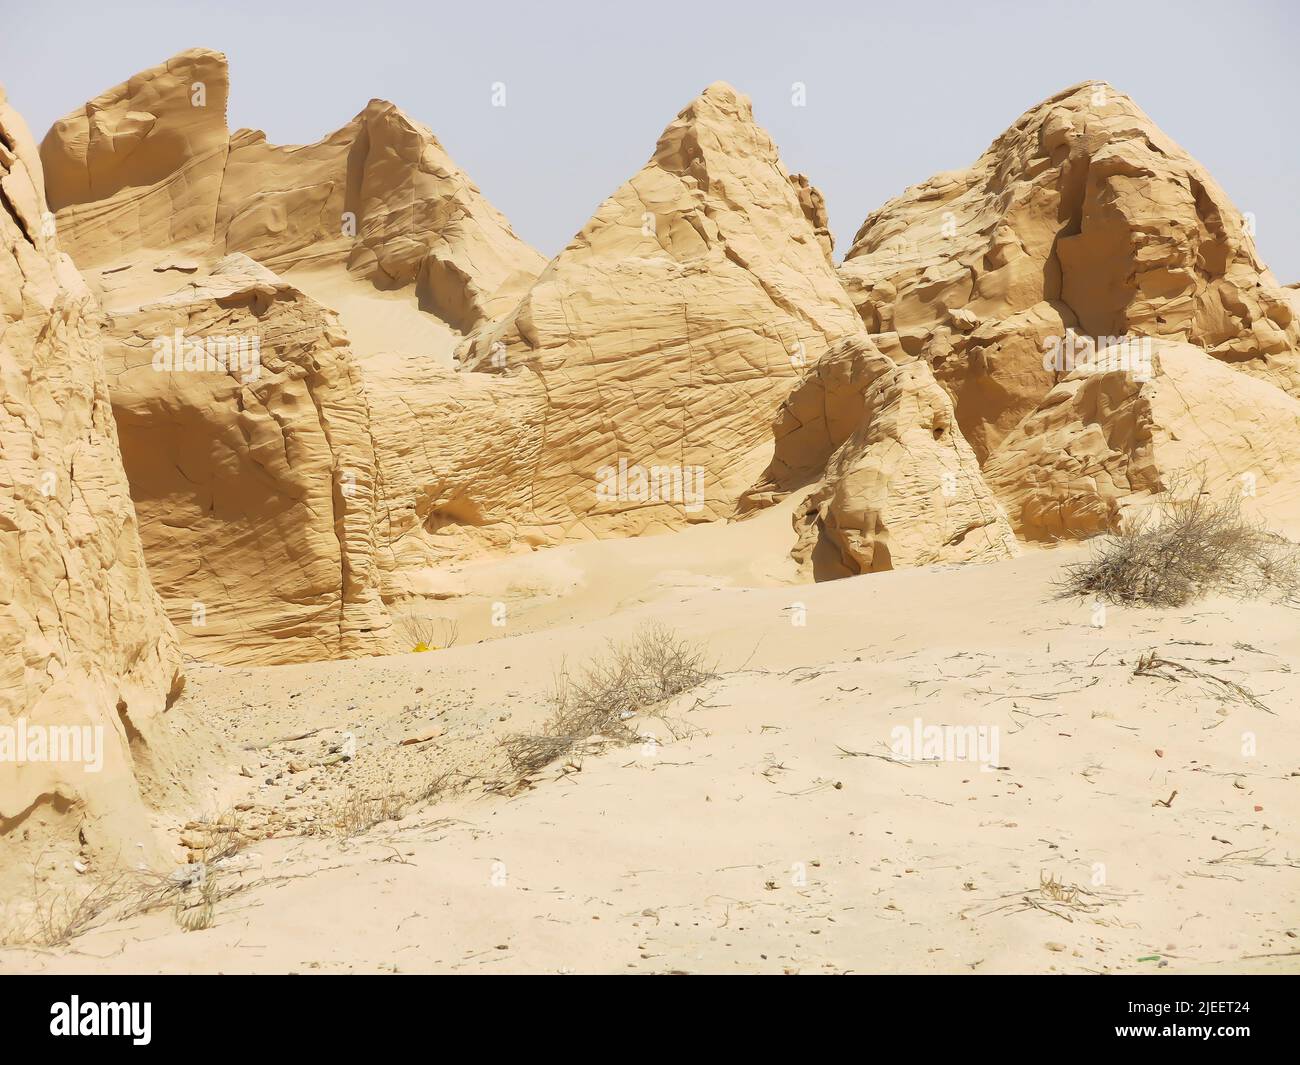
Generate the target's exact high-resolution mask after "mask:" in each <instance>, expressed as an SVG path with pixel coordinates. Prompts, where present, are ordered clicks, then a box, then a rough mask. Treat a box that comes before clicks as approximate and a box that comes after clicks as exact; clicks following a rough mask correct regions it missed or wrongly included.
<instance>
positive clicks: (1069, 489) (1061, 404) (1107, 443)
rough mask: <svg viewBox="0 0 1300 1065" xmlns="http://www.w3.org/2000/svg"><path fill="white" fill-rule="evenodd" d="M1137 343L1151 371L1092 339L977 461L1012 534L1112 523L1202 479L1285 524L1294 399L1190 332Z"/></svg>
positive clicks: (1072, 534) (1291, 509) (1078, 533)
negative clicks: (1088, 354) (1126, 364)
mask: <svg viewBox="0 0 1300 1065" xmlns="http://www.w3.org/2000/svg"><path fill="white" fill-rule="evenodd" d="M1147 343H1149V344H1150V347H1151V349H1152V354H1151V358H1150V372H1149V373H1136V374H1135V373H1134V372H1133V370H1132V368H1131V367H1130V368H1118V362H1117V360H1114V359H1111V360H1110V361H1109V362H1108V360H1107V349H1103V350H1101V351H1100V352H1098V353H1097V356H1096V358H1095V360H1094V361H1093V364H1092V365H1090V366H1086V367H1083V368H1080V369H1077V370H1076V371H1075V372H1074V373H1072V374H1070V375H1069V376H1068V377H1066V378H1065V379H1064V380H1063V381H1061V382H1060V383H1059V384H1057V385H1056V386H1055V387H1054V388H1053V389H1052V390H1051V392H1049V393H1048V394H1047V396H1046V397H1045V398H1044V399H1043V401H1042V402H1041V403H1040V404H1039V405H1038V407H1037V408H1036V409H1035V410H1034V411H1033V412H1032V413H1031V414H1030V415H1029V416H1028V417H1026V418H1025V420H1024V421H1023V422H1022V423H1021V424H1020V425H1019V426H1017V427H1016V429H1015V430H1013V431H1012V432H1011V433H1010V434H1008V436H1007V437H1006V438H1004V439H1003V440H1002V442H1001V443H1000V444H999V446H998V448H997V450H996V451H995V452H994V453H993V455H992V456H990V458H989V460H988V462H986V463H985V465H984V477H985V479H986V480H987V481H988V484H989V486H990V487H991V488H992V489H993V490H994V492H995V493H996V494H997V495H998V497H999V498H1000V499H1001V500H1002V501H1003V503H1004V504H1005V506H1006V508H1007V511H1008V514H1009V515H1010V518H1011V522H1012V525H1013V527H1014V528H1015V530H1016V533H1017V535H1019V536H1021V537H1023V538H1025V539H1027V540H1038V541H1050V540H1055V539H1070V538H1083V537H1088V536H1093V535H1096V534H1097V533H1101V532H1109V531H1113V530H1115V529H1116V528H1118V526H1119V524H1120V521H1121V518H1122V515H1123V513H1124V511H1125V510H1126V509H1127V508H1129V507H1131V506H1135V505H1141V504H1144V503H1147V502H1150V501H1151V499H1152V498H1153V497H1154V496H1156V495H1157V494H1159V493H1160V492H1162V491H1164V490H1166V489H1179V488H1180V487H1182V488H1191V487H1197V486H1199V485H1201V484H1204V487H1205V488H1206V489H1207V490H1208V491H1210V492H1211V493H1212V494H1213V495H1215V496H1216V497H1220V496H1225V495H1229V494H1231V495H1235V496H1237V497H1239V498H1241V500H1242V503H1243V506H1244V509H1246V510H1247V511H1248V512H1252V513H1255V514H1257V515H1258V516H1260V517H1264V518H1266V519H1267V520H1269V521H1270V523H1272V524H1278V525H1283V526H1285V525H1288V524H1292V525H1293V524H1295V522H1296V520H1297V519H1300V505H1298V504H1300V485H1297V482H1296V477H1295V468H1296V461H1297V457H1298V456H1300V401H1297V400H1296V399H1295V398H1293V397H1292V396H1290V395H1288V394H1287V393H1285V392H1283V391H1282V390H1281V389H1278V388H1276V387H1275V386H1273V385H1271V384H1269V383H1268V382H1267V381H1262V380H1258V379H1253V378H1251V377H1248V376H1246V375H1243V374H1240V373H1238V372H1237V371H1235V370H1233V369H1231V368H1229V367H1228V366H1226V365H1224V363H1222V362H1220V361H1219V360H1217V359H1214V358H1212V357H1211V356H1209V355H1207V354H1206V353H1205V352H1204V351H1202V350H1201V349H1199V348H1196V347H1193V346H1191V345H1189V344H1184V343H1179V342H1174V341H1164V340H1155V341H1148V342H1147ZM1111 350H1114V348H1112V349H1111ZM1112 367H1115V368H1112Z"/></svg>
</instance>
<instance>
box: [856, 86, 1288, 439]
mask: <svg viewBox="0 0 1300 1065" xmlns="http://www.w3.org/2000/svg"><path fill="white" fill-rule="evenodd" d="M1251 228H1252V227H1251V223H1250V221H1249V219H1247V218H1245V217H1243V216H1242V214H1241V213H1240V212H1238V211H1237V210H1236V209H1235V208H1234V207H1233V205H1232V204H1231V203H1230V202H1229V201H1228V198H1227V196H1226V195H1225V194H1224V192H1223V190H1222V189H1220V188H1219V186H1218V185H1217V184H1216V183H1215V182H1214V180H1213V179H1212V178H1211V177H1210V175H1209V174H1208V173H1206V172H1205V170H1204V169H1203V168H1202V167H1201V166H1200V165H1199V164H1198V163H1197V162H1196V161H1195V160H1194V159H1192V158H1191V157H1190V156H1188V155H1187V153H1186V152H1184V151H1183V150H1182V149H1181V148H1179V147H1178V145H1176V144H1174V143H1173V142H1172V141H1171V140H1170V139H1169V138H1168V137H1166V136H1165V135H1164V134H1163V133H1161V132H1160V130H1159V129H1158V128H1157V127H1156V126H1155V124H1154V123H1153V122H1152V121H1151V119H1149V118H1148V117H1147V116H1146V115H1145V114H1144V113H1143V112H1142V111H1141V109H1140V108H1138V106H1137V105H1136V104H1134V103H1133V101H1132V100H1130V99H1129V98H1128V97H1126V96H1124V95H1123V94H1122V93H1119V92H1117V91H1116V90H1114V89H1113V88H1111V87H1110V86H1108V85H1105V84H1103V83H1100V82H1098V83H1089V84H1084V85H1078V86H1075V87H1073V88H1071V89H1067V90H1065V91H1064V92H1062V93H1059V94H1058V95H1056V96H1054V97H1052V98H1051V99H1049V100H1046V101H1045V102H1043V103H1042V104H1040V105H1038V106H1037V107H1035V108H1033V109H1032V110H1030V111H1028V112H1026V113H1025V114H1024V115H1023V116H1022V117H1021V118H1020V119H1019V120H1018V121H1017V122H1016V123H1015V125H1014V126H1012V127H1011V128H1010V129H1009V130H1007V131H1006V132H1005V133H1004V134H1002V136H1001V137H999V138H998V139H997V140H996V141H995V142H994V143H993V144H992V146H991V147H990V148H989V149H988V151H986V152H985V153H984V155H982V156H981V157H980V158H979V159H978V160H977V161H976V162H975V163H974V165H973V166H971V167H970V168H969V169H967V170H961V171H955V172H950V173H941V174H937V175H935V176H934V177H932V178H930V179H929V180H928V181H926V182H924V183H923V184H921V185H917V186H914V187H913V188H911V189H908V190H907V191H906V192H905V193H903V195H901V196H899V197H898V198H896V199H894V200H892V201H890V202H889V203H887V204H886V205H885V206H884V207H882V208H880V209H879V210H878V211H876V212H874V213H873V214H872V215H871V216H870V217H868V218H867V220H866V222H864V223H863V225H862V228H861V229H860V230H859V232H858V234H857V237H856V238H855V241H854V244H853V247H852V248H851V249H850V250H849V252H848V255H847V256H846V258H845V261H844V263H843V265H842V266H841V269H840V276H841V277H842V279H843V281H844V284H845V286H846V287H847V289H848V290H849V292H850V294H851V296H852V298H853V301H854V304H855V306H857V308H858V311H859V313H860V314H861V315H862V317H863V320H864V321H865V322H866V324H867V327H868V329H869V331H870V332H871V333H872V334H874V335H875V337H876V340H877V342H878V344H879V345H880V346H881V347H882V349H884V350H885V351H886V352H887V353H891V354H893V353H898V354H900V355H901V354H904V353H905V354H906V355H909V356H917V357H923V358H925V359H926V360H927V361H928V362H929V363H930V365H931V366H932V367H933V369H934V372H935V376H936V377H937V378H938V380H939V381H940V383H942V384H943V386H944V387H945V388H946V389H947V390H948V392H949V394H950V395H951V396H952V397H953V401H954V404H955V405H956V410H957V420H958V424H959V425H960V426H961V428H962V431H963V432H964V433H965V435H966V437H967V439H968V440H970V442H971V444H972V446H973V447H974V448H975V452H976V454H977V455H978V456H979V457H980V459H981V461H983V460H984V459H985V458H987V457H988V455H989V454H990V453H991V452H992V451H993V450H994V449H995V448H996V447H997V445H998V443H999V441H1001V440H1002V438H1003V437H1005V436H1006V435H1007V434H1008V433H1009V432H1010V431H1011V430H1012V429H1013V428H1014V427H1015V426H1016V424H1017V423H1018V422H1019V421H1020V419H1021V418H1022V417H1024V416H1025V415H1026V414H1027V413H1029V411H1030V410H1031V409H1033V407H1034V406H1035V405H1036V404H1037V403H1038V402H1039V400H1041V399H1042V397H1043V396H1044V395H1045V394H1046V393H1047V391H1048V390H1049V389H1050V388H1051V387H1052V385H1053V384H1054V383H1055V380H1056V378H1057V376H1059V374H1058V373H1057V372H1055V371H1054V370H1052V369H1044V367H1043V355H1044V346H1045V344H1046V343H1047V342H1049V341H1050V339H1051V338H1059V337H1061V336H1063V335H1064V333H1065V330H1066V329H1067V328H1069V329H1074V330H1075V331H1077V332H1078V333H1080V334H1085V335H1088V336H1093V337H1107V336H1122V335H1125V334H1141V335H1147V336H1156V337H1167V338H1170V339H1176V340H1184V341H1187V342H1189V343H1192V344H1195V345H1196V346H1198V347H1201V348H1203V349H1205V350H1206V351H1208V352H1209V353H1210V354H1212V355H1214V356H1215V357H1217V358H1219V359H1222V360H1223V361H1225V362H1227V363H1230V364H1232V365H1234V366H1236V367H1237V368H1238V369H1242V370H1246V371H1248V372H1250V373H1252V374H1254V375H1256V376H1259V377H1262V378H1264V379H1266V380H1270V381H1273V382H1274V383H1275V384H1277V385H1279V386H1280V387H1283V388H1286V389H1288V390H1289V391H1291V393H1292V394H1293V395H1300V361H1298V358H1297V356H1298V355H1300V322H1297V314H1298V312H1300V304H1297V303H1296V301H1295V296H1294V294H1293V293H1291V292H1287V291H1286V290H1284V289H1282V287H1281V286H1280V285H1279V284H1278V283H1277V281H1276V280H1275V279H1274V278H1273V276H1272V275H1271V274H1270V273H1269V272H1268V270H1267V269H1266V268H1265V267H1264V265H1263V264H1262V263H1261V262H1260V260H1259V257H1258V255H1257V254H1256V251H1255V246H1254V240H1253V239H1252V237H1251ZM1065 372H1068V367H1067V368H1065Z"/></svg>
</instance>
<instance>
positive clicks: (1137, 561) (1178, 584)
mask: <svg viewBox="0 0 1300 1065" xmlns="http://www.w3.org/2000/svg"><path fill="white" fill-rule="evenodd" d="M1182 487H1183V486H1182V485H1175V486H1174V487H1173V488H1172V489H1170V490H1168V491H1166V492H1165V493H1163V494H1162V496H1161V497H1160V499H1159V500H1157V502H1156V503H1155V504H1154V505H1153V506H1152V508H1151V509H1150V510H1148V511H1145V512H1143V513H1140V514H1130V515H1128V516H1126V517H1125V519H1124V521H1123V523H1122V524H1121V526H1120V528H1119V531H1118V532H1117V533H1115V534H1114V535H1112V536H1108V537H1106V538H1105V539H1104V542H1103V543H1102V545H1101V547H1100V549H1099V550H1098V551H1096V552H1095V553H1094V555H1093V557H1092V558H1091V559H1089V560H1088V561H1086V562H1081V563H1078V564H1076V565H1074V566H1071V567H1069V569H1068V570H1067V571H1066V576H1065V580H1064V582H1063V584H1062V588H1061V592H1060V597H1061V598H1069V597H1075V596H1078V597H1086V596H1092V597H1097V598H1101V599H1104V600H1107V601H1109V602H1112V603H1127V604H1132V605H1143V606H1154V607H1181V606H1186V605H1187V604H1188V603H1191V602H1193V601H1195V600H1196V599H1199V598H1200V597H1202V596H1204V595H1208V594H1211V593H1213V592H1226V593H1228V594H1232V595H1239V596H1242V597H1251V596H1262V595H1268V594H1272V595H1275V596H1278V597H1280V598H1284V599H1288V598H1292V597H1294V596H1295V595H1296V593H1297V591H1298V590H1300V549H1298V548H1297V545H1295V544H1293V543H1292V542H1290V541H1289V540H1286V539H1284V538H1282V537H1280V536H1277V535H1275V534H1273V533H1270V532H1269V531H1268V530H1266V529H1265V528H1263V527H1262V526H1261V525H1259V524H1258V523H1257V522H1254V521H1252V520H1250V519H1249V518H1247V517H1245V516H1244V515H1243V514H1242V513H1241V503H1240V500H1239V499H1238V498H1237V497H1236V496H1227V497H1223V498H1220V499H1215V498H1213V497H1211V496H1210V494H1209V493H1208V492H1207V491H1206V489H1205V485H1204V482H1201V483H1197V484H1194V485H1192V486H1191V489H1190V490H1189V491H1183V490H1181V489H1182Z"/></svg>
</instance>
